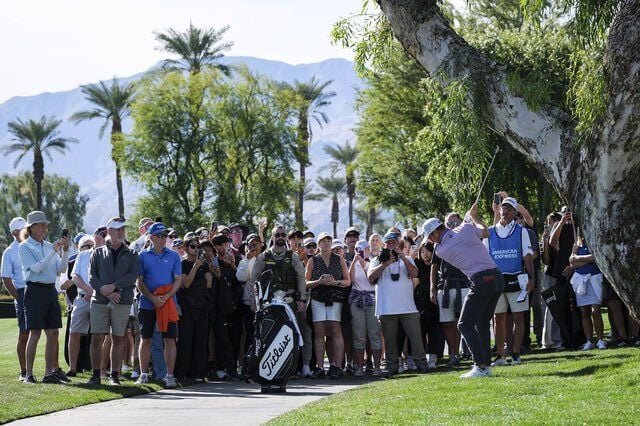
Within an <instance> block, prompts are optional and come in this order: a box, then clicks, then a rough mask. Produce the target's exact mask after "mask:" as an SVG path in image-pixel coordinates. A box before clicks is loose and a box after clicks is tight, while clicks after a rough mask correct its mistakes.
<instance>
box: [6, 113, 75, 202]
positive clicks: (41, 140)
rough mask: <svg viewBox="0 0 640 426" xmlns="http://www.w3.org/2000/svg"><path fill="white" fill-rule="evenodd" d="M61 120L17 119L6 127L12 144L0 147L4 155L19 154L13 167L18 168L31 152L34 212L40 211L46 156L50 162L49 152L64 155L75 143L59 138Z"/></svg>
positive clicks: (51, 118) (68, 139)
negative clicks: (44, 156) (34, 189)
mask: <svg viewBox="0 0 640 426" xmlns="http://www.w3.org/2000/svg"><path fill="white" fill-rule="evenodd" d="M60 123H62V120H58V119H56V118H55V117H50V118H47V117H45V116H44V115H43V116H42V117H41V118H40V120H39V121H35V120H32V119H29V121H27V122H26V123H25V122H24V121H22V120H21V119H20V118H18V119H17V120H16V121H11V122H9V124H8V125H7V127H8V129H9V133H11V134H13V136H14V137H13V139H11V140H12V141H14V143H12V144H9V145H7V146H4V147H2V148H1V149H2V151H3V152H4V154H5V155H9V154H11V153H14V152H19V153H20V154H19V155H18V158H17V159H16V161H15V163H14V165H13V166H14V167H17V166H18V163H19V162H20V160H22V159H23V158H24V157H25V156H26V155H27V154H28V153H29V152H32V151H33V180H34V182H35V184H36V210H42V181H43V180H44V159H43V154H46V155H47V157H48V158H49V160H51V152H52V151H58V152H60V153H64V151H65V150H67V149H68V146H67V144H69V143H75V142H77V140H76V139H73V138H63V137H60V136H59V134H60V132H59V131H58V130H57V129H58V126H59V125H60Z"/></svg>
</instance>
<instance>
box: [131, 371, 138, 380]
mask: <svg viewBox="0 0 640 426" xmlns="http://www.w3.org/2000/svg"><path fill="white" fill-rule="evenodd" d="M138 377H140V373H139V372H137V371H136V370H133V371H132V372H131V380H135V379H137V378H138Z"/></svg>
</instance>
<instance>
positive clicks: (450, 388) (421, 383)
mask: <svg viewBox="0 0 640 426" xmlns="http://www.w3.org/2000/svg"><path fill="white" fill-rule="evenodd" d="M523 359H524V361H525V363H524V364H522V365H519V366H505V367H497V368H494V369H493V373H494V374H493V377H489V378H482V379H473V380H462V379H459V378H458V376H459V375H460V374H461V372H463V371H466V370H461V371H455V372H444V371H443V372H441V373H435V374H427V375H414V376H409V375H407V376H404V375H400V376H399V377H398V378H396V379H392V380H383V381H379V382H374V383H370V384H368V385H365V386H362V387H359V388H357V389H353V390H350V391H347V392H344V393H340V394H336V395H333V396H330V397H328V398H324V399H322V400H320V401H318V402H315V403H312V404H309V405H307V406H305V407H302V408H300V409H298V410H295V411H292V412H290V413H287V414H285V415H283V416H281V417H278V418H277V419H276V420H274V421H273V422H272V424H283V425H284V424H349V425H358V424H361V425H364V424H456V425H459V424H482V425H485V424H491V425H494V424H495V425H497V424H603V423H606V424H638V422H639V421H640V420H639V419H640V404H638V401H639V397H640V349H638V348H625V349H607V350H602V351H597V350H594V351H589V352H560V353H555V352H554V353H537V354H535V355H527V356H523Z"/></svg>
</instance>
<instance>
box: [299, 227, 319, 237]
mask: <svg viewBox="0 0 640 426" xmlns="http://www.w3.org/2000/svg"><path fill="white" fill-rule="evenodd" d="M302 235H303V236H304V237H305V238H314V237H315V236H316V234H314V233H313V231H312V230H311V229H305V230H304V231H302Z"/></svg>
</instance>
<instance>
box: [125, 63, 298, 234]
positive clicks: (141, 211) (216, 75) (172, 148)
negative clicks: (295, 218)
mask: <svg viewBox="0 0 640 426" xmlns="http://www.w3.org/2000/svg"><path fill="white" fill-rule="evenodd" d="M291 109H292V105H291V100H290V98H289V97H287V96H286V95H285V94H284V93H283V91H282V90H281V88H280V86H279V85H277V84H275V83H274V82H271V81H269V80H267V79H264V78H262V77H259V76H255V75H252V74H251V73H250V72H249V71H248V70H246V69H240V70H239V71H238V74H237V76H235V79H233V80H231V79H228V78H226V77H224V75H222V74H221V73H220V72H218V71H216V70H213V69H205V70H202V71H201V72H199V73H191V74H188V75H185V74H182V73H180V72H168V73H161V74H154V75H152V76H150V77H149V78H148V79H146V80H145V81H144V82H142V84H141V86H140V90H139V93H138V96H137V97H136V100H135V101H134V103H133V105H132V117H133V119H134V123H135V124H134V129H133V132H132V134H131V136H130V137H125V138H123V139H122V140H121V141H120V142H119V143H118V144H117V145H118V148H117V150H116V151H117V153H118V158H119V161H120V162H121V164H122V167H123V170H124V171H125V173H127V174H129V175H132V176H135V177H136V179H138V181H139V182H140V183H141V184H142V185H143V186H144V187H145V188H146V189H147V191H148V195H146V196H144V197H142V198H141V199H140V200H139V201H138V205H137V213H136V216H143V215H144V216H156V215H157V216H162V218H163V220H165V221H166V222H167V223H168V224H170V225H172V226H175V227H177V228H178V229H182V230H188V229H195V228H197V227H198V226H202V225H203V224H206V223H208V222H209V219H211V218H216V219H218V220H220V221H230V220H234V221H235V220H238V219H240V218H242V219H244V220H245V221H251V220H252V219H253V217H255V216H258V215H260V216H267V217H268V218H269V219H271V220H273V219H275V218H276V216H277V215H278V214H285V215H286V214H288V213H289V211H290V206H289V203H288V201H287V196H288V195H289V194H290V193H291V191H292V188H293V185H294V183H295V180H294V178H293V171H292V169H291V166H290V164H291V162H292V159H293V153H294V129H293V128H292V125H291V123H290V122H289V117H290V111H291ZM168 200H170V202H168Z"/></svg>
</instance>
